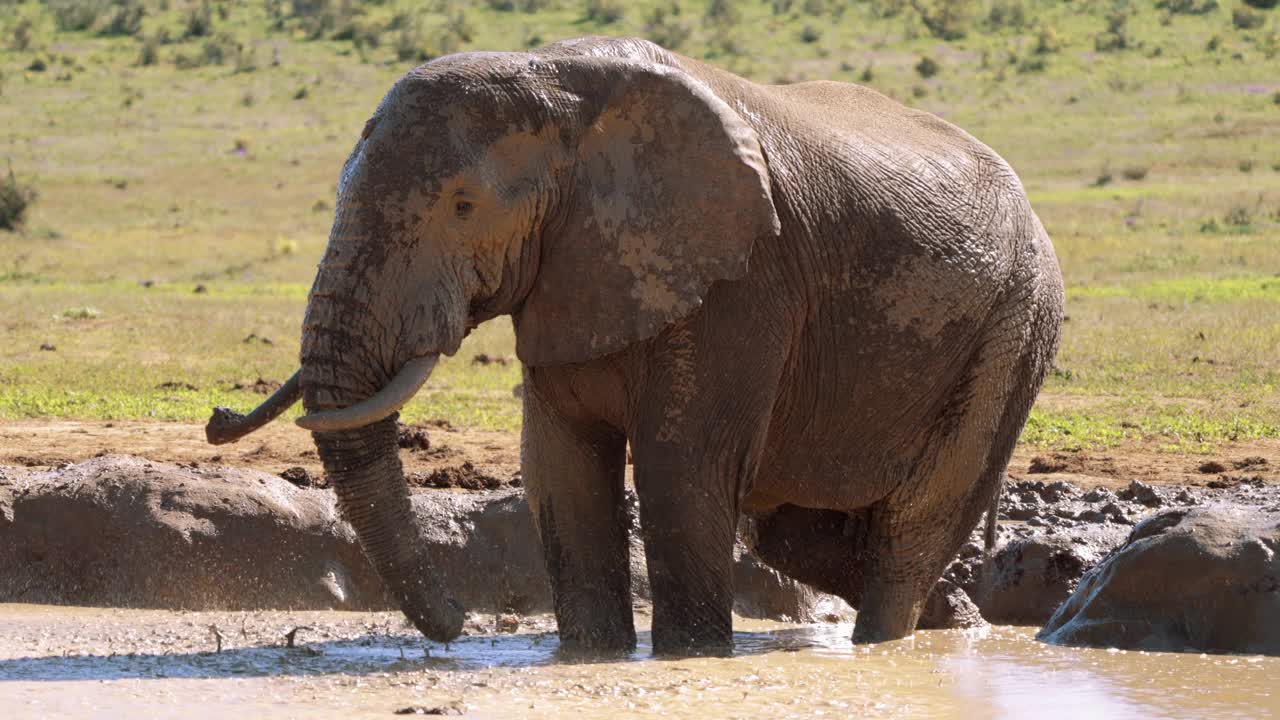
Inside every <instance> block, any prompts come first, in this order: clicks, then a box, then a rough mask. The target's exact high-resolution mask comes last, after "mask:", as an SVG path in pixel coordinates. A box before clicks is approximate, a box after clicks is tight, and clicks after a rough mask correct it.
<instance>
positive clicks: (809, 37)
mask: <svg viewBox="0 0 1280 720" xmlns="http://www.w3.org/2000/svg"><path fill="white" fill-rule="evenodd" d="M821 39H822V31H821V30H819V29H818V28H816V27H814V26H812V25H805V26H804V28H803V29H802V30H800V41H801V42H806V43H816V42H818V41H819V40H821Z"/></svg>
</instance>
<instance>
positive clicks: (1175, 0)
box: [1156, 0, 1218, 15]
mask: <svg viewBox="0 0 1280 720" xmlns="http://www.w3.org/2000/svg"><path fill="white" fill-rule="evenodd" d="M1156 7H1157V8H1159V9H1161V10H1167V11H1169V13H1170V14H1172V15H1207V14H1208V13H1211V12H1213V11H1214V10H1217V9H1218V0H1159V2H1157V3H1156Z"/></svg>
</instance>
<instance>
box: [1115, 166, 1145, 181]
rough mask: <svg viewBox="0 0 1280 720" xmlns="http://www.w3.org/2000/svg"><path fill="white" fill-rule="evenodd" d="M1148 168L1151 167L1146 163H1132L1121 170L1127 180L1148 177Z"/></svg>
mask: <svg viewBox="0 0 1280 720" xmlns="http://www.w3.org/2000/svg"><path fill="white" fill-rule="evenodd" d="M1148 170H1149V168H1148V167H1147V166H1145V165H1130V166H1129V167H1126V168H1125V169H1124V170H1121V171H1120V174H1121V175H1123V176H1124V179H1125V180H1133V181H1138V180H1143V179H1145V178H1146V177H1147V171H1148Z"/></svg>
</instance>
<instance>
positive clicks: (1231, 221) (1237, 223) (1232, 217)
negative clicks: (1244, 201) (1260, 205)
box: [1222, 205, 1253, 227]
mask: <svg viewBox="0 0 1280 720" xmlns="http://www.w3.org/2000/svg"><path fill="white" fill-rule="evenodd" d="M1222 222H1223V224H1226V225H1231V226H1234V227H1248V226H1249V225H1250V224H1251V223H1252V222H1253V213H1251V212H1249V208H1247V207H1244V206H1242V205H1237V206H1236V207H1233V208H1231V210H1229V211H1227V214H1226V215H1224V216H1223V218H1222Z"/></svg>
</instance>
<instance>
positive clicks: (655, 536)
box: [628, 298, 785, 654]
mask: <svg viewBox="0 0 1280 720" xmlns="http://www.w3.org/2000/svg"><path fill="white" fill-rule="evenodd" d="M735 300H736V298H735ZM726 305H727V306H729V307H730V308H740V307H750V306H749V305H747V304H745V302H743V303H739V302H733V303H726ZM715 310H716V308H714V307H712V308H709V309H708V311H707V312H706V313H705V314H703V315H702V316H700V318H699V319H698V320H696V321H694V322H692V323H690V324H689V326H686V327H675V328H672V329H671V330H670V331H668V332H666V333H663V335H661V336H660V337H659V338H658V339H657V340H656V341H655V343H654V349H653V351H652V355H651V362H650V363H649V365H648V366H647V367H646V373H645V376H644V378H645V379H644V381H643V383H641V386H640V388H639V390H638V392H636V393H635V394H636V396H637V397H640V398H642V401H641V402H640V403H639V407H638V408H637V409H636V411H635V414H634V423H633V425H632V427H631V428H629V430H628V432H629V434H630V436H631V441H632V456H633V458H634V461H635V483H636V493H637V494H638V495H639V497H640V521H641V527H642V528H643V534H644V542H645V556H646V558H647V560H648V565H649V584H650V586H651V588H652V591H653V648H654V651H655V652H657V653H661V654H722V653H727V652H729V651H730V650H731V649H732V647H733V624H732V623H733V620H732V612H733V544H734V540H735V537H736V530H737V525H738V515H739V509H740V507H741V502H742V498H743V497H744V496H745V495H746V493H747V491H748V490H749V488H750V486H751V484H752V481H753V478H754V476H755V473H756V468H757V465H758V464H759V459H760V455H761V453H762V450H763V445H764V442H765V437H766V434H767V431H768V427H769V418H770V411H771V409H772V408H773V405H774V403H775V400H776V393H777V387H778V378H779V376H780V372H781V367H782V363H783V359H784V357H785V356H784V354H783V353H781V352H744V348H751V347H752V346H751V343H750V342H748V341H747V340H745V339H744V338H743V334H744V333H746V332H747V330H745V329H744V328H746V329H754V330H757V331H758V329H759V328H760V327H761V326H762V323H761V322H757V323H756V324H754V325H748V324H746V323H745V322H734V321H733V319H732V318H730V319H728V320H725V319H722V318H719V317H717V313H716V312H715ZM761 315H762V314H760V313H758V314H757V315H756V317H761ZM779 334H780V333H779ZM730 358H732V360H729V359H730Z"/></svg>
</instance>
